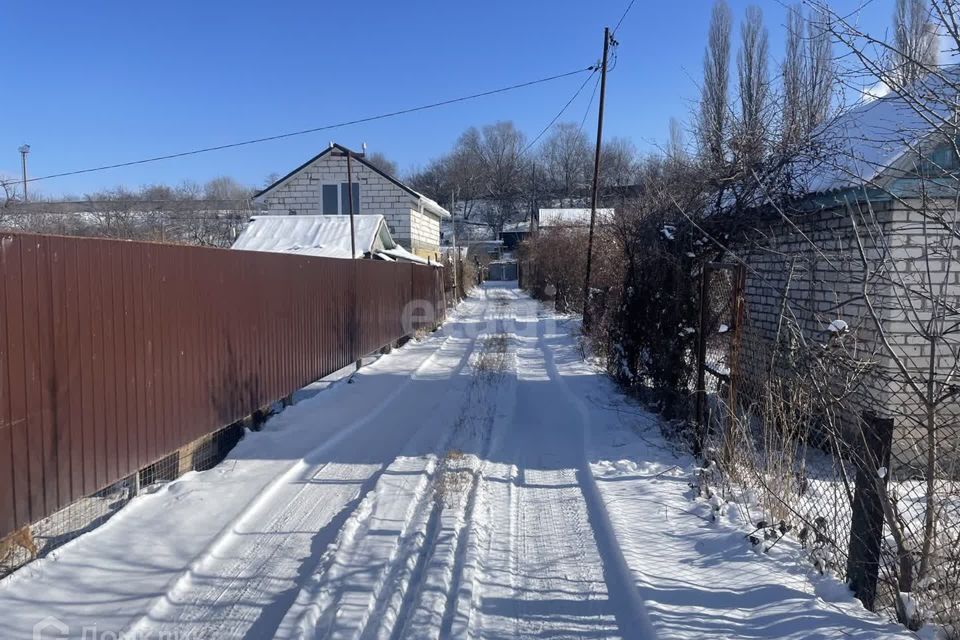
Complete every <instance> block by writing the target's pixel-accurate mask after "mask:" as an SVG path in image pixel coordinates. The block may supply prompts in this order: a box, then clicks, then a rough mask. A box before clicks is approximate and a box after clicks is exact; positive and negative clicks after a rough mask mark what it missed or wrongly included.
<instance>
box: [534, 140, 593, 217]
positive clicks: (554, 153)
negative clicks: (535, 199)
mask: <svg viewBox="0 0 960 640" xmlns="http://www.w3.org/2000/svg"><path fill="white" fill-rule="evenodd" d="M540 157H541V158H542V162H543V174H544V178H545V182H546V187H547V189H549V190H550V192H551V193H552V194H553V195H554V196H556V197H558V198H560V201H561V203H563V202H567V203H572V202H573V200H574V199H575V198H578V197H581V196H583V194H584V192H585V190H586V188H587V185H588V184H589V181H590V176H591V169H592V165H593V162H592V155H591V148H590V141H589V140H588V139H587V135H586V134H585V133H584V132H583V130H582V129H581V128H580V127H579V126H578V125H576V124H574V123H572V122H561V123H558V124H556V125H554V127H553V129H552V130H551V132H550V135H549V136H548V137H547V139H546V140H544V142H543V145H542V146H541V148H540ZM600 166H601V167H602V166H603V163H602V162H601V165H600Z"/></svg>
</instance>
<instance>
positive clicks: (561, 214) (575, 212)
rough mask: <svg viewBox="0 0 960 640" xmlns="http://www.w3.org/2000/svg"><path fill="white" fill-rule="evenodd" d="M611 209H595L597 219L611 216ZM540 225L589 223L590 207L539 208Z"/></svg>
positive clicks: (554, 225) (556, 225)
mask: <svg viewBox="0 0 960 640" xmlns="http://www.w3.org/2000/svg"><path fill="white" fill-rule="evenodd" d="M613 211H614V210H613V209H597V219H598V220H602V219H605V218H610V217H612V216H613ZM539 219H540V226H541V227H559V226H587V225H589V224H590V209H586V208H581V209H540V212H539Z"/></svg>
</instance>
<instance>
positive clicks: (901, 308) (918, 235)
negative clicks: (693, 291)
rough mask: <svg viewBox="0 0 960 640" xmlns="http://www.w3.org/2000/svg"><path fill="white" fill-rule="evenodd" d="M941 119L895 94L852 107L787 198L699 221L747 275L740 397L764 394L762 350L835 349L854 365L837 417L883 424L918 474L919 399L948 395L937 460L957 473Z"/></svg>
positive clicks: (947, 178)
mask: <svg viewBox="0 0 960 640" xmlns="http://www.w3.org/2000/svg"><path fill="white" fill-rule="evenodd" d="M950 104H952V103H950ZM935 106H936V105H935ZM935 106H934V107H931V111H932V110H933V109H934V108H935ZM938 123H939V121H937V120H936V119H935V118H933V117H931V116H930V114H929V113H924V112H923V111H921V110H918V109H917V108H915V106H914V105H913V104H911V103H909V102H907V101H906V100H903V99H901V98H900V97H898V96H897V95H896V94H890V95H889V96H887V97H884V98H881V99H878V100H875V101H872V102H869V103H866V104H864V105H861V106H860V107H858V108H855V109H852V110H850V111H848V112H846V113H844V114H842V115H841V116H839V117H837V118H836V119H834V120H833V121H832V122H830V123H828V126H827V127H826V128H825V129H824V130H823V131H822V132H821V134H820V135H821V137H822V139H823V140H825V142H824V143H823V144H824V146H825V149H826V153H824V154H823V156H822V157H818V158H815V159H813V160H810V159H801V160H800V161H798V163H797V166H798V167H799V169H798V171H797V173H796V174H795V175H796V177H797V179H798V182H799V185H798V186H799V189H798V195H797V197H796V198H795V199H793V200H791V201H788V202H785V203H781V204H778V205H777V206H772V205H771V206H758V207H754V208H750V209H740V210H732V211H730V212H728V214H727V215H723V216H719V217H718V218H716V219H713V220H708V221H707V222H706V223H705V224H706V226H707V227H709V228H710V233H711V235H712V236H713V237H716V238H723V241H722V243H721V249H722V252H721V253H720V254H718V255H719V258H718V259H720V260H721V261H722V260H725V259H726V260H730V261H743V263H744V264H745V265H746V282H745V286H746V289H745V291H744V302H745V308H746V318H745V320H746V322H745V324H744V325H743V327H742V333H741V336H740V353H739V370H740V380H739V381H738V383H737V388H738V389H740V390H746V393H747V394H751V392H752V396H753V397H755V398H762V397H763V394H764V393H765V391H764V388H763V383H764V382H765V381H766V380H768V379H769V378H770V377H771V374H772V372H774V371H775V369H774V365H773V359H772V358H771V354H772V353H773V352H774V351H775V350H776V349H783V350H784V351H785V352H786V353H788V354H792V353H793V349H794V347H793V346H792V343H791V341H794V342H797V343H798V344H799V343H800V342H804V343H806V344H807V345H810V346H813V345H819V346H818V347H817V348H822V350H823V351H822V352H821V353H829V352H830V349H838V348H839V347H840V346H841V345H842V346H843V348H844V349H848V350H849V351H850V353H855V357H856V358H857V359H859V360H860V361H862V362H863V363H864V365H863V367H864V369H863V372H862V374H861V375H860V376H859V377H857V378H856V384H855V385H852V388H850V389H844V392H843V393H844V394H845V397H844V401H843V402H842V403H838V407H839V408H838V409H837V411H838V415H839V417H840V418H841V419H842V420H843V421H844V422H846V423H848V424H854V423H855V422H856V420H857V419H858V417H859V416H861V415H863V413H866V412H869V413H873V414H875V415H878V416H880V417H888V418H891V419H892V420H893V421H894V425H895V427H896V431H895V434H896V439H895V441H894V444H893V454H894V464H895V466H896V465H898V464H899V465H905V466H908V467H909V466H917V467H919V466H922V464H923V462H924V456H925V455H926V452H927V451H928V450H929V449H928V437H929V434H930V430H928V428H927V427H926V426H925V425H923V424H921V422H922V421H923V420H924V419H926V417H927V414H926V413H925V411H927V409H928V407H927V406H926V405H925V404H924V401H923V400H922V398H921V394H920V393H918V391H917V390H918V389H919V390H921V391H925V390H927V389H945V390H946V391H944V392H943V394H942V395H940V392H937V395H938V399H937V402H938V405H937V413H938V415H937V417H936V433H937V434H938V435H937V437H938V438H940V441H938V443H937V447H938V449H937V450H935V451H937V452H938V453H937V455H939V456H942V457H943V458H944V459H948V460H951V461H958V464H960V385H957V383H956V381H955V380H956V377H957V372H958V369H960V367H958V364H960V337H958V334H960V311H958V310H960V270H958V264H960V245H958V243H957V242H956V238H957V237H958V235H957V234H958V222H957V221H958V220H960V205H958V202H960V155H958V154H957V151H956V148H957V147H956V140H957V138H955V137H954V135H953V134H954V129H952V128H949V127H943V129H942V130H941V129H940V128H938ZM727 252H729V253H727ZM834 321H843V323H844V324H843V329H842V331H841V332H842V333H843V334H844V337H843V338H842V340H839V341H834V335H835V333H836V330H835V329H834V325H833V324H832V323H833V322H834ZM788 326H790V327H795V330H796V333H797V334H798V335H799V336H801V338H797V337H796V335H795V334H792V333H791V332H790V331H789V330H787V327H788ZM940 327H943V328H940ZM815 351H816V349H811V352H815ZM846 375H849V374H846ZM850 377H851V378H852V377H853V376H850ZM842 384H849V383H848V382H843V381H840V380H831V381H830V385H825V387H829V388H831V389H832V390H833V391H834V392H835V393H837V394H838V395H840V392H839V391H837V389H840V388H841V386H840V385H842ZM928 393H929V392H928ZM958 468H960V467H958ZM951 473H952V472H951Z"/></svg>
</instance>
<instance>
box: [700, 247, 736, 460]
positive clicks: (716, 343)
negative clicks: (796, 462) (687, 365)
mask: <svg viewBox="0 0 960 640" xmlns="http://www.w3.org/2000/svg"><path fill="white" fill-rule="evenodd" d="M745 283H746V268H745V267H744V266H743V265H742V264H729V263H718V262H709V263H707V264H705V265H704V267H703V271H702V272H701V274H700V322H699V327H698V330H697V331H698V332H697V337H698V340H697V390H696V391H697V393H696V422H697V424H698V426H699V432H698V434H697V442H696V444H695V448H696V454H697V455H700V452H701V449H702V446H703V442H704V438H705V436H706V435H707V429H708V428H709V425H710V424H711V420H712V414H715V412H714V411H712V410H711V406H710V403H708V396H710V395H711V394H713V395H714V397H715V398H716V399H717V401H718V402H717V403H715V404H716V406H717V407H718V408H720V407H725V408H726V410H727V411H733V410H735V407H736V402H737V385H736V382H737V378H738V376H737V373H738V372H737V365H738V363H739V351H740V338H741V332H742V328H743V322H744V288H745ZM716 417H718V418H722V416H716Z"/></svg>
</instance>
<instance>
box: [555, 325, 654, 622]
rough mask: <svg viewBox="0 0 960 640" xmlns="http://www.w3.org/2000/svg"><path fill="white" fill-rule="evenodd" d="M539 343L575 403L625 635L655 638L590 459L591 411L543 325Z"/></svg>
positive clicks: (589, 503) (584, 471) (589, 501)
mask: <svg viewBox="0 0 960 640" xmlns="http://www.w3.org/2000/svg"><path fill="white" fill-rule="evenodd" d="M538 345H539V348H540V351H541V352H542V354H543V358H544V364H545V367H546V372H547V375H548V376H549V378H550V380H551V382H552V383H553V384H555V385H557V387H558V388H559V389H561V390H562V392H563V395H564V396H565V397H566V398H567V399H568V400H569V402H570V404H572V405H573V408H574V409H575V410H576V413H577V416H578V419H579V423H580V430H581V434H582V442H581V445H582V446H581V447H580V449H579V453H580V455H579V460H578V463H579V464H578V466H577V468H576V481H577V483H578V484H579V486H580V490H581V493H582V495H583V499H584V502H585V504H586V507H587V516H588V519H589V523H590V528H591V530H592V532H593V537H594V539H595V542H596V546H597V550H598V551H599V553H600V558H601V561H602V563H603V575H604V580H605V582H606V584H607V593H608V596H609V598H610V601H611V604H612V605H613V610H614V612H615V615H616V617H617V623H618V626H619V627H620V631H621V634H622V637H623V638H635V639H637V640H653V639H655V638H656V631H655V630H654V628H653V625H652V624H651V622H650V619H649V616H648V615H647V611H646V606H645V605H644V602H643V598H642V597H641V596H640V592H639V591H638V590H637V587H636V585H635V584H634V580H633V575H632V574H631V572H630V569H629V567H628V566H627V561H626V559H625V558H624V556H623V552H622V550H621V548H620V544H619V542H618V541H617V537H616V534H615V533H614V530H613V525H612V523H611V521H610V515H609V513H607V509H606V505H604V503H603V499H602V497H601V496H600V489H599V487H598V486H597V483H596V479H595V478H594V477H593V472H592V471H591V469H590V461H589V460H588V459H587V451H589V440H590V430H591V419H590V411H589V409H588V408H587V406H586V404H584V402H583V400H582V399H581V398H580V397H578V396H576V395H575V394H573V393H571V391H570V388H569V387H568V386H567V383H566V381H564V379H563V376H561V375H560V372H559V370H558V368H557V365H556V361H555V358H554V353H553V350H552V349H550V347H549V346H547V344H546V339H545V336H544V334H543V331H542V327H541V330H540V332H539V335H538Z"/></svg>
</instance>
